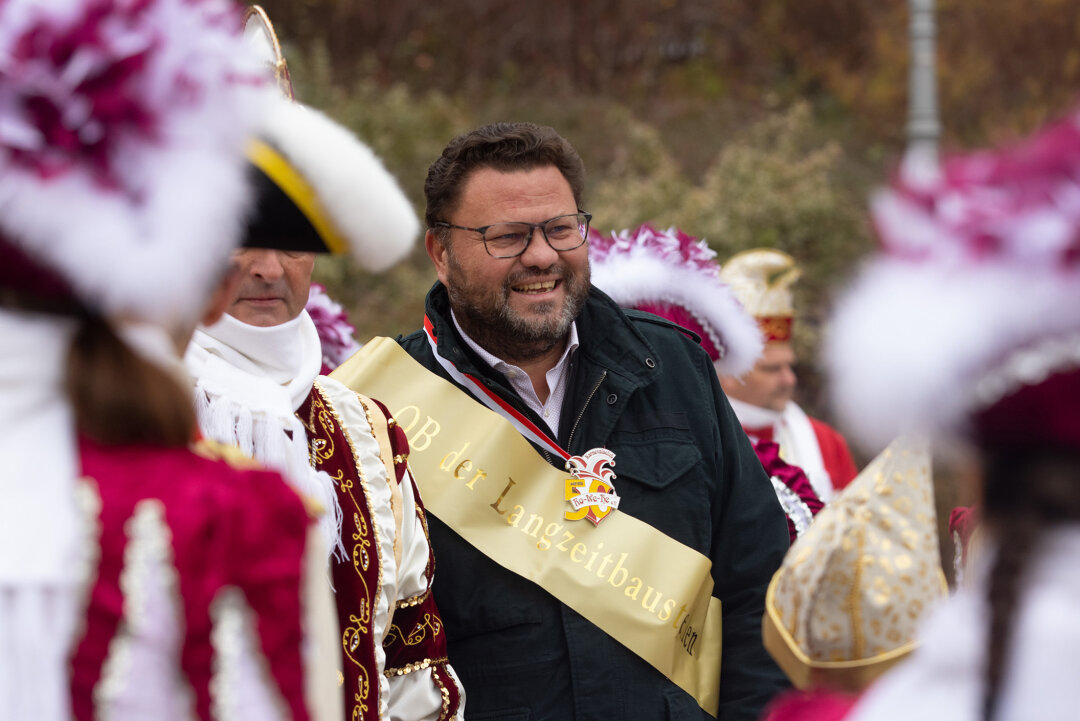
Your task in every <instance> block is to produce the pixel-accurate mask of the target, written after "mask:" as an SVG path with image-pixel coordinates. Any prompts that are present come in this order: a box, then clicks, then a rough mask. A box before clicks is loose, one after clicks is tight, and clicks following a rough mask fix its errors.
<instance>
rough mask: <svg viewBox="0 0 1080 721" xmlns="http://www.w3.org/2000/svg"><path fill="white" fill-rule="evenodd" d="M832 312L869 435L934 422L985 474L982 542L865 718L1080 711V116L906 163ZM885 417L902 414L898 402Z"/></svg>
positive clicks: (838, 371) (884, 196)
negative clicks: (865, 260) (1011, 143)
mask: <svg viewBox="0 0 1080 721" xmlns="http://www.w3.org/2000/svg"><path fill="white" fill-rule="evenodd" d="M873 210H874V220H875V223H876V227H877V230H878V233H879V235H880V237H881V240H882V249H881V251H880V252H879V254H878V255H877V256H876V257H875V258H874V259H873V260H872V262H871V263H870V264H869V265H868V266H867V268H866V269H865V271H864V272H863V274H862V275H861V276H860V278H859V279H858V281H857V282H856V283H855V285H854V287H853V288H852V289H851V290H850V292H849V295H848V296H847V298H846V299H843V300H842V302H841V304H840V305H839V306H838V310H837V314H836V317H835V318H834V319H833V324H832V335H831V339H830V342H829V347H828V349H827V359H828V361H829V366H830V368H831V370H832V372H833V376H834V377H833V383H834V388H835V390H836V408H837V410H838V412H839V413H840V418H841V419H842V420H843V421H845V422H846V423H847V424H848V425H847V427H848V428H850V429H851V430H852V432H853V434H856V435H854V438H855V439H856V440H860V439H861V440H862V441H863V442H864V443H866V444H868V445H869V444H875V443H880V442H881V440H882V439H884V438H886V437H888V436H889V435H891V434H894V433H897V432H901V431H906V430H908V429H912V428H914V429H925V430H927V431H929V432H930V433H931V434H932V437H934V438H935V439H936V440H939V441H940V442H941V446H942V447H943V450H947V451H953V452H955V451H956V449H957V448H959V447H961V446H963V447H965V448H970V449H971V450H973V452H974V455H975V457H976V459H977V461H978V464H979V466H980V467H981V479H980V481H981V492H979V493H977V494H975V496H976V498H977V503H978V504H979V513H980V516H981V520H980V534H982V535H983V539H982V541H981V546H982V548H981V550H980V553H979V554H978V557H977V558H976V559H975V560H974V563H973V564H972V565H970V566H969V567H968V569H967V574H968V578H967V579H966V581H965V584H964V586H963V587H962V588H961V589H960V590H959V591H958V592H957V593H956V594H955V596H953V597H952V598H951V599H950V600H949V601H948V602H947V603H945V604H943V605H942V606H941V607H940V608H939V609H937V611H936V612H935V613H934V614H932V616H931V618H930V619H929V621H928V622H927V623H926V624H925V625H924V627H923V628H922V629H921V633H920V639H919V640H920V646H919V647H918V648H917V649H916V650H915V652H914V653H913V654H912V655H911V657H910V658H909V659H908V660H907V661H905V662H904V663H903V664H901V665H899V666H897V667H896V668H895V669H894V670H893V671H891V672H890V673H889V674H887V675H886V676H884V677H883V678H882V679H881V680H880V681H879V682H878V683H877V684H875V685H874V686H873V687H872V688H871V689H870V690H869V691H868V692H867V693H866V695H865V696H864V697H862V699H860V701H859V703H858V704H857V705H856V706H855V708H854V709H853V711H852V713H851V714H850V716H849V718H850V719H854V720H857V721H863V720H866V719H873V720H875V721H878V720H885V721H887V720H888V719H905V720H907V719H913V718H918V719H947V720H948V721H1028V720H1030V719H1039V720H1040V721H1064V720H1065V719H1075V718H1076V715H1077V709H1080V684H1077V683H1076V673H1077V668H1080V620H1078V619H1080V617H1078V616H1077V613H1076V608H1077V604H1078V603H1080V564H1078V563H1077V558H1078V557H1080V412H1078V410H1077V409H1078V408H1080V264H1078V259H1080V114H1077V113H1075V112H1074V113H1073V114H1072V115H1071V116H1069V117H1068V118H1066V119H1065V120H1064V121H1061V122H1058V123H1056V124H1053V125H1051V126H1049V127H1048V128H1046V129H1045V130H1043V131H1041V132H1040V133H1038V134H1037V135H1035V136H1034V137H1033V138H1032V139H1030V140H1028V141H1026V142H1024V143H1021V144H1018V145H1017V146H1015V147H1010V148H1006V149H1003V150H998V151H984V152H977V153H972V154H970V155H967V156H959V157H954V158H951V159H948V160H946V161H945V162H944V163H943V164H942V165H941V167H940V168H937V167H933V168H924V167H922V166H920V165H919V164H914V165H911V166H907V167H905V168H904V170H903V172H902V173H901V175H900V177H899V178H898V179H897V181H896V183H895V185H894V187H893V188H892V189H891V190H889V191H887V192H883V193H881V194H880V195H879V196H878V197H877V198H876V199H875V202H874V206H873ZM882 409H886V410H885V412H882Z"/></svg>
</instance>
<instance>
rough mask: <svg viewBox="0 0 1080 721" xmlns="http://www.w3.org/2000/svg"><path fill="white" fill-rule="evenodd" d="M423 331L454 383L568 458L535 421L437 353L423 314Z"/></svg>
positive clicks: (432, 331) (432, 330) (529, 436)
mask: <svg viewBox="0 0 1080 721" xmlns="http://www.w3.org/2000/svg"><path fill="white" fill-rule="evenodd" d="M424 332H425V333H426V334H427V339H428V343H430V344H431V352H432V353H433V354H434V356H435V360H436V361H437V362H438V363H439V365H440V366H442V368H443V370H445V371H446V372H447V373H448V374H449V375H450V377H451V378H452V379H453V380H454V382H455V383H457V384H458V385H460V386H463V387H464V388H465V389H466V390H468V391H469V393H470V394H471V395H472V396H473V397H474V398H476V400H478V401H480V402H481V403H483V404H484V405H485V406H487V407H488V408H490V409H491V410H493V411H495V412H496V413H498V414H499V415H500V416H502V417H503V418H505V419H506V420H508V421H510V423H511V424H513V426H514V428H516V429H517V431H518V433H520V434H521V435H523V436H525V438H527V439H528V440H530V441H532V442H533V443H535V444H537V445H539V446H542V447H543V448H547V449H548V450H549V451H551V452H552V453H555V454H557V455H558V456H560V457H561V458H562V459H563V460H569V458H570V454H569V453H567V452H566V451H564V450H563V449H562V448H561V447H560V446H559V444H558V443H556V442H555V441H553V440H552V439H551V438H550V437H549V436H548V435H547V434H546V433H544V432H543V431H542V430H540V428H539V427H538V426H537V425H536V424H535V423H533V422H532V421H530V420H529V419H528V418H526V417H525V416H523V415H522V414H521V413H520V412H519V411H518V410H517V409H516V408H514V407H513V406H511V405H510V404H508V403H507V402H506V401H504V400H503V399H502V398H500V397H499V396H498V395H496V394H495V393H493V392H491V391H490V390H488V388H487V387H486V386H485V385H484V384H483V383H481V382H480V381H478V380H477V379H476V378H473V377H472V376H471V375H469V374H467V373H462V372H461V371H460V370H458V368H457V366H455V365H454V364H453V363H452V362H450V361H449V360H447V359H446V358H443V357H442V356H441V355H439V348H438V343H437V342H436V338H435V327H434V326H433V325H432V323H431V319H429V318H428V317H427V316H426V315H425V316H424Z"/></svg>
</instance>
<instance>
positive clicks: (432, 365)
mask: <svg viewBox="0 0 1080 721" xmlns="http://www.w3.org/2000/svg"><path fill="white" fill-rule="evenodd" d="M584 176H585V173H584V167H583V165H582V162H581V159H580V158H579V156H578V155H577V153H576V151H574V149H573V148H572V147H571V146H570V144H569V143H568V142H567V141H566V140H565V139H564V138H562V137H561V136H559V135H558V134H557V133H556V132H555V131H554V130H552V129H551V128H546V127H539V126H536V125H533V124H530V123H514V124H510V123H498V124H495V125H490V126H487V127H484V128H480V129H478V130H475V131H473V132H470V133H466V134H465V135H462V136H460V137H458V138H456V139H454V140H452V141H451V142H450V144H449V145H448V146H447V148H446V149H445V150H444V151H443V153H442V156H441V157H440V158H438V159H437V160H436V161H435V162H434V163H433V164H432V165H431V167H430V169H429V170H428V176H427V181H426V183H425V188H424V190H425V195H426V200H427V210H426V220H427V225H428V230H427V233H426V236H425V242H426V247H427V251H428V255H429V256H430V257H431V260H432V262H433V263H434V266H435V269H436V272H437V274H438V279H439V280H438V282H437V283H436V284H435V285H434V287H433V288H432V289H431V291H430V292H429V293H428V297H427V303H426V318H425V324H424V325H425V329H424V330H422V331H417V332H416V333H413V334H411V335H409V336H407V337H405V338H401V339H399V342H400V343H401V345H402V346H403V347H404V349H405V350H406V351H407V352H408V353H409V354H410V355H411V356H412V357H413V358H415V359H416V360H418V361H419V362H420V363H421V364H422V365H423V366H425V367H426V368H427V369H428V370H430V371H433V372H435V373H436V374H438V375H440V376H442V377H443V378H444V379H447V380H450V381H452V382H453V383H454V384H455V385H456V386H457V387H458V388H459V389H461V391H462V392H461V393H460V394H458V395H454V396H453V403H454V405H453V407H450V408H447V409H445V412H446V413H447V414H449V415H451V417H458V418H461V419H462V420H461V421H460V422H461V423H462V424H466V425H467V424H469V420H467V419H468V418H471V417H472V416H470V415H469V414H473V413H476V412H478V411H479V412H480V413H487V412H489V411H490V412H496V413H499V414H501V415H503V416H504V418H507V419H508V420H510V421H511V422H512V423H514V424H515V425H514V427H516V428H518V429H519V430H521V429H525V430H523V431H522V435H524V436H525V437H526V438H527V439H528V440H529V441H530V442H531V443H532V444H533V448H535V450H536V453H537V454H539V455H536V456H535V457H536V458H540V457H541V456H542V457H543V459H544V460H546V461H547V462H548V463H550V465H551V466H554V468H550V467H549V466H548V465H545V464H544V463H543V461H541V462H540V464H539V465H538V466H535V468H537V469H538V470H537V471H536V472H535V473H533V474H532V475H531V477H530V476H529V475H515V476H513V477H512V478H511V479H510V483H511V484H512V485H510V486H507V488H508V489H510V488H514V487H515V486H517V487H518V488H515V489H514V491H513V492H512V493H511V496H509V497H508V498H507V499H504V498H503V497H500V502H501V503H502V505H501V506H500V505H499V503H496V504H494V505H492V506H491V508H495V509H496V510H495V511H494V512H493V511H491V508H489V507H488V506H487V504H488V501H487V500H484V502H483V503H482V504H481V507H479V508H478V511H479V513H478V514H477V515H478V517H481V518H486V519H487V520H486V521H483V522H481V523H480V525H479V526H476V525H475V524H474V525H470V526H467V527H466V526H462V525H459V524H458V523H457V522H456V521H455V520H454V519H453V518H451V515H450V514H446V516H447V517H446V518H441V517H438V513H439V512H438V510H432V511H430V512H429V519H430V534H431V541H432V545H433V547H434V549H435V555H436V558H437V559H438V562H439V569H440V571H439V580H438V581H437V582H436V584H435V586H434V589H435V595H436V601H437V603H438V605H439V607H440V608H441V610H442V611H443V616H444V618H445V620H446V628H447V632H448V634H449V652H450V658H451V662H452V663H453V665H454V668H455V670H457V671H458V673H459V674H460V675H461V677H462V681H463V683H464V684H465V686H466V688H467V689H468V690H469V711H470V713H472V714H479V715H482V716H484V717H485V718H489V717H490V718H530V719H542V720H543V719H551V720H556V719H557V720H558V721H567V720H571V719H579V720H581V719H611V718H619V719H637V718H641V719H660V718H678V719H699V718H706V717H707V712H706V710H703V709H709V710H710V711H711V712H712V713H716V714H718V717H719V718H722V719H728V720H730V719H745V720H747V721H749V720H750V719H756V718H757V717H758V714H759V713H760V710H761V707H762V706H763V705H764V703H765V702H766V701H767V700H768V699H769V698H770V697H771V696H772V695H773V694H774V693H775V691H776V690H777V689H779V688H781V687H782V686H783V685H784V681H783V676H782V674H781V673H780V671H779V669H777V667H776V666H775V665H774V664H773V662H772V661H771V660H770V659H769V657H768V655H767V654H766V653H765V651H764V648H763V647H762V643H761V632H760V628H761V615H762V611H763V601H764V594H765V587H766V584H767V583H768V581H769V578H770V577H771V574H772V573H773V571H775V570H776V568H777V567H778V565H779V563H780V561H781V559H782V557H783V555H784V551H785V549H786V548H787V545H788V536H787V531H786V522H785V519H784V515H783V513H782V511H781V510H780V507H779V505H778V504H777V501H776V496H775V495H774V494H773V492H772V488H771V485H770V483H769V480H768V478H767V477H766V476H765V474H764V472H763V471H762V467H761V464H760V463H759V462H758V460H757V457H756V456H755V455H754V451H753V450H752V448H751V446H750V443H749V441H748V440H747V438H746V435H745V434H744V433H743V432H742V431H741V429H740V427H739V423H738V420H737V419H736V418H735V416H734V414H733V413H732V411H731V408H730V406H729V405H728V403H727V401H726V399H725V398H724V395H723V392H722V391H721V390H720V386H719V384H718V382H717V378H716V374H715V373H714V372H713V368H712V363H711V361H710V360H709V356H708V354H706V353H705V351H704V350H702V349H701V347H700V345H699V344H698V343H697V342H696V339H694V338H691V337H690V336H689V335H687V334H686V333H685V332H684V331H682V330H680V329H679V328H678V327H677V326H675V325H673V324H670V323H668V322H666V321H664V320H662V319H660V318H657V317H656V316H651V315H648V314H644V313H635V312H634V311H630V312H624V311H622V310H620V309H619V308H618V306H617V305H616V304H615V303H614V302H612V301H611V299H610V298H608V297H607V296H606V295H604V294H603V293H601V292H600V291H599V290H597V289H596V288H594V287H592V286H591V284H590V276H589V260H588V246H587V244H586V238H587V234H588V228H589V222H590V220H591V216H590V215H589V213H587V212H585V210H584V204H583V195H584ZM417 372H419V373H423V370H422V369H417ZM404 382H405V381H403V383H404ZM403 400H406V401H408V399H407V398H405V399H403ZM423 401H424V399H417V402H423ZM477 402H479V403H481V404H483V405H484V406H487V410H485V409H484V408H482V407H478V406H477ZM467 427H471V426H467ZM476 440H477V441H478V442H482V441H485V440H487V441H488V445H489V446H490V445H491V442H490V440H488V439H481V438H480V437H478V438H477V439H476ZM515 440H516V439H515ZM475 445H479V443H478V444H475ZM504 445H505V444H504ZM521 448H522V453H525V454H533V451H532V449H529V448H528V447H527V446H524V445H523V446H521ZM497 450H498V449H493V451H492V452H493V453H494V452H497ZM612 453H613V454H614V459H615V471H616V475H615V476H611V475H605V473H606V471H604V470H600V466H598V465H595V459H598V458H599V459H601V460H605V461H606V460H608V459H609V458H610V456H611V454H612ZM534 455H535V454H534ZM414 456H415V454H414ZM530 457H531V456H530ZM586 465H589V466H590V467H591V468H592V469H593V470H594V471H599V473H598V475H597V476H596V478H601V479H603V480H602V481H598V480H595V478H594V480H593V481H592V485H591V486H589V487H588V489H587V490H588V492H585V491H584V490H581V488H580V484H581V483H585V482H584V481H580V479H581V478H586V477H588V474H587V473H583V472H582V471H581V467H583V466H586ZM571 468H577V469H578V470H577V471H575V475H577V478H576V479H566V484H567V485H566V486H565V489H564V486H563V477H565V476H566V475H567V473H566V472H565V471H569V470H571ZM549 471H550V473H549ZM503 483H505V480H504V481H503V482H500V483H499V487H500V488H501V487H502V485H503ZM522 487H524V488H529V489H532V490H533V491H536V492H538V493H539V495H540V496H542V497H543V498H545V499H549V500H550V499H551V497H552V496H554V501H553V502H554V504H555V505H554V506H553V509H554V510H552V511H545V513H546V514H547V515H545V516H544V518H545V519H547V520H548V521H551V520H553V519H557V522H554V523H549V524H548V525H547V526H546V528H547V530H545V531H544V533H545V534H547V535H545V536H544V537H543V538H541V539H540V541H539V542H537V543H535V544H531V545H533V546H535V548H536V549H540V550H541V552H543V553H546V555H542V556H541V557H535V556H533V557H526V556H525V553H527V552H529V549H528V548H526V549H524V552H523V553H522V555H521V556H520V557H515V556H512V555H511V556H510V557H507V554H506V553H502V552H501V549H500V548H499V546H500V545H501V544H498V543H496V544H494V545H495V548H494V552H495V555H499V560H498V561H496V560H493V558H492V557H491V556H489V555H487V554H488V553H489V552H491V551H492V544H490V543H483V542H480V543H475V542H474V541H475V540H476V539H478V538H479V539H482V538H484V537H488V538H500V536H498V534H499V533H500V530H499V529H504V530H505V529H507V527H508V525H509V526H511V527H512V526H514V525H515V524H516V523H518V521H517V520H515V518H518V519H520V518H521V514H520V513H518V512H517V511H515V512H513V513H508V514H507V515H505V516H502V515H499V514H501V513H503V511H502V510H500V509H503V508H506V509H510V508H514V503H515V501H514V500H513V499H514V494H516V493H517V491H518V490H519V489H520V488H522ZM575 488H576V489H577V490H574V489H575ZM564 490H565V493H566V496H565V497H564V495H563V494H564ZM473 495H474V496H478V495H479V494H473ZM504 495H505V494H504ZM458 498H459V501H458V502H460V503H462V504H468V503H470V502H471V501H470V499H471V498H473V496H469V495H462V496H460V497H458ZM599 501H602V503H601V505H589V504H593V503H596V502H599ZM580 504H586V505H580ZM564 513H565V515H564ZM612 517H614V518H619V517H622V518H621V520H618V521H616V520H610V519H611V518H612ZM586 519H588V520H589V521H591V523H587V522H586ZM564 521H565V522H564ZM484 523H489V524H490V525H489V526H484V525H483V524H484ZM555 526H558V531H557V532H556V531H555V530H554V528H555ZM527 529H528V525H527V524H526V523H525V522H521V524H520V528H517V529H512V531H511V533H512V534H513V533H517V534H518V535H519V536H520V532H521V531H522V530H524V531H525V532H528V530H527ZM556 533H557V538H556ZM599 533H604V534H605V535H597V534H599ZM549 536H550V538H549ZM502 538H508V537H506V536H502ZM545 539H546V540H549V541H551V542H550V543H548V544H547V545H546V546H545ZM569 539H573V542H571V541H570V540H569ZM601 539H604V540H601ZM509 540H510V541H511V542H512V540H513V537H512V536H511V537H509ZM556 540H558V541H559V542H558V543H556ZM605 543H606V544H607V545H605ZM624 543H626V544H629V545H628V546H627V547H628V548H629V547H630V546H634V547H635V548H639V549H647V550H644V551H640V552H638V553H637V554H635V555H633V557H631V555H630V554H628V553H627V552H620V551H619V550H618V549H619V546H620V545H621V544H624ZM573 544H576V545H573ZM481 547H483V548H484V549H485V550H483V551H482V550H480V548H481ZM549 548H550V549H551V550H546V551H545V549H549ZM586 548H588V549H592V550H590V551H588V553H586V551H585V549H586ZM668 549H670V550H671V555H668ZM534 550H535V549H534ZM608 551H611V552H610V553H608ZM500 554H501V555H500ZM590 554H591V556H592V560H588V556H589V555H590ZM605 554H606V555H605ZM690 557H693V558H694V559H700V560H701V561H702V562H703V563H702V564H701V565H698V566H695V568H698V569H700V570H699V571H697V573H700V574H701V578H700V581H701V584H700V587H704V588H706V589H708V588H709V587H710V586H711V587H712V592H711V595H710V594H709V593H708V591H707V590H706V591H705V597H706V605H709V607H710V610H711V609H712V607H713V605H715V606H716V607H717V614H716V615H715V616H713V620H718V619H717V617H718V616H720V615H721V614H720V612H719V608H720V607H722V619H723V621H722V627H723V630H722V643H721V632H720V631H719V624H718V625H717V631H716V633H715V634H714V635H713V636H711V637H707V640H705V641H700V642H699V638H698V631H697V630H695V629H692V628H690V627H689V626H690V625H689V624H688V623H687V621H688V618H689V616H688V615H686V614H687V607H685V606H684V607H683V608H681V609H680V608H679V606H678V604H674V605H671V606H670V607H665V606H662V605H659V603H658V599H659V593H658V591H657V589H659V588H660V585H656V588H653V587H652V586H647V590H645V591H644V592H643V595H642V590H641V589H642V588H645V587H646V586H645V584H648V583H649V580H648V579H651V578H653V577H654V576H652V575H650V574H652V573H654V572H656V573H657V574H660V573H662V571H663V570H664V569H663V568H662V567H664V566H667V567H669V568H671V567H674V568H682V567H683V566H682V559H684V558H690ZM703 557H704V558H703ZM619 559H622V561H620V560H619ZM631 561H632V562H634V563H635V564H637V565H635V566H634V574H638V575H635V576H633V577H632V578H630V579H629V580H628V579H627V577H626V574H627V571H626V569H625V568H623V567H622V566H624V565H626V564H627V563H630V562H631ZM594 562H595V567H594V566H593V563H594ZM537 563H539V564H542V565H544V569H545V570H544V573H545V574H547V575H546V576H545V578H551V579H553V580H554V582H552V583H539V582H533V581H532V580H529V579H530V578H535V577H536V573H535V564H537ZM694 563H697V562H696V561H695V562H694ZM690 565H693V564H692V563H691V564H688V565H687V568H688V569H689V566H690ZM582 569H588V571H589V574H584V573H582V572H581V570H582ZM686 575H693V574H692V573H691V572H690V571H689V570H687V572H686ZM588 576H596V578H592V579H591V580H590V578H588ZM639 576H640V577H639ZM695 578H697V577H696V576H695ZM597 579H599V580H597ZM642 579H646V580H644V581H643V580H642ZM695 582H696V581H695ZM590 583H592V584H593V585H591V586H590V585H589V584H590ZM596 584H599V587H598V586H597V585H596ZM608 586H610V587H614V588H619V589H623V590H622V591H618V592H617V593H616V594H615V595H614V597H613V598H609V600H610V601H611V603H612V604H613V605H612V606H606V605H605V603H606V602H600V601H597V600H596V599H598V598H601V597H602V595H601V594H602V593H604V592H608V593H610V589H609V588H608ZM665 589H666V587H665ZM665 592H666V591H665ZM650 594H651V595H650ZM650 599H651V600H650ZM710 599H711V600H710ZM625 601H629V603H630V606H631V608H630V609H629V613H630V616H631V617H633V618H627V617H624V616H621V615H619V614H620V613H622V611H620V610H617V609H616V608H614V605H616V604H620V603H623V602H625ZM713 602H715V603H713ZM667 603H668V604H672V601H671V600H668V601H667ZM650 604H651V605H650ZM710 604H712V605H710ZM639 606H640V607H641V608H643V609H645V610H646V611H649V612H650V613H652V614H653V615H654V616H655V619H658V620H659V621H660V623H659V624H657V626H658V628H656V629H653V628H652V627H650V626H649V623H648V622H651V621H652V620H655V619H652V618H646V619H645V622H640V623H639V621H638V620H637V619H638V618H640V617H641V616H645V615H648V614H640V611H641V608H638V607H639ZM635 614H639V615H638V616H635ZM676 614H678V615H676ZM612 618H619V619H625V621H626V622H625V623H623V622H622V621H620V622H614V623H613V622H612ZM695 623H696V621H695ZM653 630H655V631H656V634H657V635H656V636H655V637H652V636H650V635H649V634H650V633H652V632H653ZM646 639H652V642H655V645H656V646H657V647H660V646H663V647H664V648H665V650H666V649H669V648H671V647H670V646H665V645H664V644H667V643H671V644H674V646H675V648H674V650H673V651H672V653H673V654H674V655H678V654H680V653H684V652H685V653H686V654H688V656H692V657H693V658H688V659H686V660H687V661H688V662H689V663H690V664H695V663H698V662H699V659H703V660H701V665H700V666H695V670H696V677H697V679H698V680H699V681H701V682H702V683H701V686H703V687H704V688H701V687H698V688H691V687H693V686H694V684H688V683H686V681H685V679H679V678H678V674H677V673H676V674H669V673H668V672H667V671H665V670H662V669H661V667H663V666H664V664H663V663H657V662H656V657H655V655H652V654H650V653H649V649H650V641H648V640H646ZM680 643H681V644H682V645H681V646H680V645H679V644H680ZM721 646H722V656H721ZM661 655H662V654H661ZM721 658H722V661H721ZM710 697H711V699H712V700H711V701H710V700H709V698H710ZM717 706H718V708H716V707H717Z"/></svg>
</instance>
